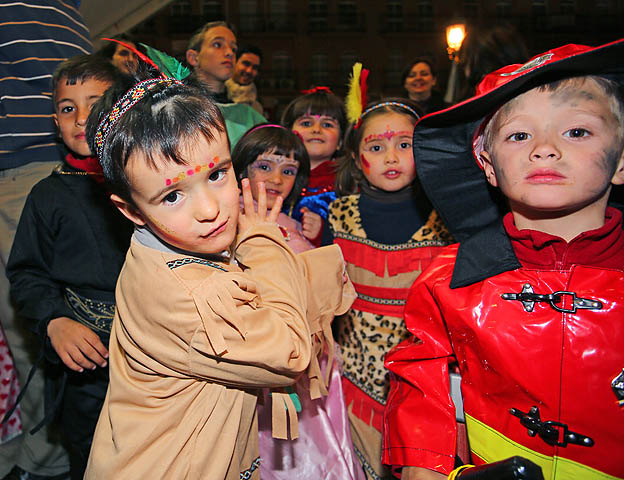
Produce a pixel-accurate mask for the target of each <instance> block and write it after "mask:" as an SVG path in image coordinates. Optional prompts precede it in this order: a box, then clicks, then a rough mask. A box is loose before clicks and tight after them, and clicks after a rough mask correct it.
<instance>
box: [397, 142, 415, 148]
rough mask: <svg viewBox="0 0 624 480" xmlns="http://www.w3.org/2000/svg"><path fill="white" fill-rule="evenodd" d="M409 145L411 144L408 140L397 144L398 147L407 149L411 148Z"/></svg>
mask: <svg viewBox="0 0 624 480" xmlns="http://www.w3.org/2000/svg"><path fill="white" fill-rule="evenodd" d="M411 147H412V144H411V143H410V142H401V143H400V144H399V148H403V149H408V148H411Z"/></svg>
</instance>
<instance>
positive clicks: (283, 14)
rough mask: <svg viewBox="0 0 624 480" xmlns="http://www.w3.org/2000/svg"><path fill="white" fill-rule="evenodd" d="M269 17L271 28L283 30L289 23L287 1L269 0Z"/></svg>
mask: <svg viewBox="0 0 624 480" xmlns="http://www.w3.org/2000/svg"><path fill="white" fill-rule="evenodd" d="M269 18H270V24H271V27H272V29H273V30H277V31H280V30H284V29H285V28H286V27H287V26H288V24H289V18H288V1H287V0H271V11H270V12H269Z"/></svg>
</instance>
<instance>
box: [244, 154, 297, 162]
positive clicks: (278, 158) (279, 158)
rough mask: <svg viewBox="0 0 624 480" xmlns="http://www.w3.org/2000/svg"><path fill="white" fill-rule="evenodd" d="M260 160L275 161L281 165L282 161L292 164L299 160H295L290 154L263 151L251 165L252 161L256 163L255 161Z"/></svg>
mask: <svg viewBox="0 0 624 480" xmlns="http://www.w3.org/2000/svg"><path fill="white" fill-rule="evenodd" d="M260 160H264V161H267V162H275V163H277V164H278V165H281V164H283V163H288V162H289V163H292V164H293V165H294V164H297V165H298V164H299V162H298V161H297V160H295V159H294V158H292V157H290V156H286V155H277V154H275V153H263V154H262V155H260V157H259V158H258V159H257V160H255V161H254V162H253V163H252V165H253V164H254V163H256V162H257V161H260Z"/></svg>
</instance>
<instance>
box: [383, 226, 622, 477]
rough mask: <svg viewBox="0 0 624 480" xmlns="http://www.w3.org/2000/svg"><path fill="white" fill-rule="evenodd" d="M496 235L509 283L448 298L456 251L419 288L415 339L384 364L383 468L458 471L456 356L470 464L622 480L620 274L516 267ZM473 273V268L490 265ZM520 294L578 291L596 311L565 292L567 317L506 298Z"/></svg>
mask: <svg viewBox="0 0 624 480" xmlns="http://www.w3.org/2000/svg"><path fill="white" fill-rule="evenodd" d="M484 233H485V232H484ZM488 235H490V239H493V240H490V243H491V245H490V246H489V248H487V253H486V254H485V256H488V255H492V256H494V257H496V258H498V260H499V267H500V268H499V271H500V272H501V273H498V272H497V271H493V272H490V275H491V276H488V275H487V274H486V275H485V278H482V279H480V280H479V281H476V282H474V281H472V282H471V281H467V282H464V283H465V285H464V286H459V287H458V288H451V287H450V284H451V283H452V282H451V278H452V276H453V275H454V267H455V264H456V257H457V249H458V246H457V245H453V246H451V247H448V248H447V249H446V250H445V251H444V253H442V254H440V255H439V256H438V257H437V258H436V259H435V260H434V262H433V264H432V265H431V266H430V268H429V269H428V270H427V271H426V272H424V273H423V274H422V275H421V276H420V277H419V279H418V280H417V282H416V283H415V284H414V286H413V287H412V290H411V292H410V295H409V297H408V301H407V306H406V310H405V321H406V324H407V327H408V329H409V330H410V332H411V333H412V334H414V337H413V338H411V339H409V340H407V341H405V342H403V343H401V344H400V345H398V346H397V347H395V349H393V350H392V351H391V352H390V353H389V354H388V355H387V356H386V367H387V368H388V369H390V370H391V371H392V372H393V373H394V374H395V377H394V380H393V382H392V384H391V390H390V394H389V397H388V402H387V407H386V411H385V417H384V453H383V460H384V463H387V464H391V465H399V466H400V465H415V466H421V467H425V468H429V469H432V470H436V471H439V472H443V473H447V474H448V473H449V472H450V470H452V468H453V463H454V456H455V431H456V424H455V407H454V405H453V403H452V400H451V398H450V395H449V381H448V365H449V363H450V362H451V361H453V360H454V359H455V358H456V359H457V362H458V364H459V369H460V371H461V375H462V393H463V398H464V411H465V414H466V424H467V428H468V438H469V442H470V449H471V452H472V460H473V463H490V462H494V461H497V460H500V459H503V458H507V457H510V456H512V455H521V456H524V457H526V458H529V459H531V460H532V461H534V462H535V463H537V464H539V465H540V466H541V467H542V470H543V472H544V478H546V479H549V478H550V479H560V480H562V479H569V480H571V479H583V480H586V479H587V480H590V479H603V480H604V479H610V478H624V439H623V438H622V437H623V434H624V407H623V406H622V398H621V396H622V394H623V393H624V392H622V391H619V396H618V390H617V388H614V387H616V386H617V380H616V379H617V378H618V377H619V378H620V380H621V381H622V383H623V384H624V380H622V379H623V378H624V375H622V372H623V368H624V348H623V345H622V341H623V340H624V270H622V269H615V268H605V267H592V266H582V265H574V266H572V267H571V268H570V269H569V270H557V269H551V270H547V269H532V268H523V267H521V266H520V265H519V263H518V262H517V259H516V260H515V265H514V257H513V252H512V250H511V245H510V244H509V245H504V241H502V240H501V239H502V238H503V237H502V236H501V235H500V232H498V233H489V234H488ZM503 235H504V232H503ZM501 242H502V243H501ZM507 242H509V241H508V240H507ZM473 246H474V244H473ZM510 252H512V253H511V255H510ZM477 257H478V256H477ZM465 258H466V256H464V259H465ZM506 262H507V263H506ZM458 263H459V260H458ZM470 263H471V267H472V268H473V269H476V270H479V269H480V268H481V269H483V265H488V266H489V264H488V263H487V262H485V263H483V264H482V265H481V266H480V265H479V262H478V261H476V262H470ZM501 265H502V266H501ZM454 281H455V280H454ZM460 283H461V282H460ZM529 286H530V287H529ZM523 289H524V290H525V291H526V290H528V289H532V290H533V292H534V293H535V294H552V293H553V292H561V291H565V292H573V293H574V294H576V296H577V297H578V298H582V299H587V301H586V302H584V303H585V305H586V306H589V307H590V308H579V304H580V303H583V302H579V301H578V300H577V302H576V303H577V305H576V308H575V307H574V305H573V301H572V300H573V295H572V294H567V293H565V294H561V295H560V296H559V298H555V299H554V300H553V303H554V306H555V307H558V308H560V309H564V310H568V311H557V310H556V309H555V308H553V305H551V304H550V303H548V302H547V301H533V302H532V301H525V303H523V302H522V301H520V300H514V299H511V298H513V295H511V296H510V295H506V297H507V298H510V299H504V298H503V297H502V296H501V295H503V294H518V293H520V292H522V291H523ZM533 298H535V297H533ZM542 300H545V298H543V297H542ZM594 301H598V302H600V304H601V305H602V308H600V309H597V308H596V307H597V305H596V304H593V306H592V304H590V303H589V302H594ZM573 310H576V311H573ZM620 375H622V376H621V377H620ZM532 407H537V410H535V409H534V410H533V411H531V409H532ZM512 409H516V410H515V415H513V414H512V413H510V412H511V410H512ZM523 413H524V414H525V415H524V418H523V419H522V420H521V418H519V417H522V416H523V415H522V414H523ZM523 423H524V424H523ZM529 430H532V431H533V432H534V434H533V436H532V435H531V434H530V432H529ZM590 444H592V446H588V445H590Z"/></svg>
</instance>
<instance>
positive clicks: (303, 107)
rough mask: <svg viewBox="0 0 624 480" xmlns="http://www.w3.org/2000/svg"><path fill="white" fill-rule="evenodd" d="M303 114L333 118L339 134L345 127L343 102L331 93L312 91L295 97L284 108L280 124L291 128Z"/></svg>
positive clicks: (345, 119)
mask: <svg viewBox="0 0 624 480" xmlns="http://www.w3.org/2000/svg"><path fill="white" fill-rule="evenodd" d="M304 115H325V116H328V117H332V118H335V119H336V121H337V122H338V125H339V126H340V134H341V135H342V134H343V133H344V131H345V129H346V127H347V116H346V113H345V107H344V103H343V101H342V100H341V99H340V98H339V97H337V96H336V95H334V94H333V93H328V92H314V93H308V94H305V95H301V96H299V97H297V98H295V99H294V100H293V101H292V102H290V103H289V104H288V106H287V107H286V110H284V113H283V114H282V121H281V124H282V125H284V126H285V127H286V128H290V129H292V127H293V125H294V123H295V121H296V120H297V119H298V118H299V117H303V116H304Z"/></svg>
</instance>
